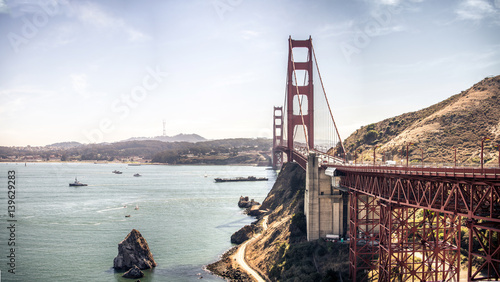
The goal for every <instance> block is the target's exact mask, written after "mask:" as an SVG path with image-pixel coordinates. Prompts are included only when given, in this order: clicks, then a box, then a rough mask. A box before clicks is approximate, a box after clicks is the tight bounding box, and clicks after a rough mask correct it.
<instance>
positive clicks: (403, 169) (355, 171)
mask: <svg viewBox="0 0 500 282" xmlns="http://www.w3.org/2000/svg"><path fill="white" fill-rule="evenodd" d="M288 50H289V52H288V70H287V78H286V93H285V101H284V105H283V106H280V107H274V111H273V120H274V122H273V124H274V129H273V166H274V167H280V166H281V165H282V164H283V162H284V161H288V162H291V161H293V162H296V163H298V164H299V165H300V166H301V167H302V168H303V169H304V170H306V175H307V179H306V199H305V202H306V203H305V214H306V218H307V221H308V222H307V229H308V230H307V232H308V240H314V239H317V238H320V237H325V235H326V234H327V233H337V234H339V235H340V236H342V235H344V236H346V237H348V238H349V261H350V276H351V279H352V280H353V281H373V280H379V281H459V280H460V275H461V274H460V269H461V265H460V263H461V260H462V258H461V256H462V252H463V255H465V256H466V257H467V259H468V267H467V277H465V278H466V279H467V281H477V280H499V279H500V236H499V235H500V234H499V233H500V168H483V166H482V163H481V168H465V167H460V168H458V167H456V166H455V167H437V166H436V167H428V166H424V165H422V166H419V167H415V166H409V165H408V162H407V163H406V166H404V165H399V166H397V165H392V166H388V165H375V161H374V162H373V165H369V166H367V165H363V166H360V165H353V164H349V163H347V162H346V159H345V156H346V153H347V152H346V151H345V148H344V146H343V144H342V139H341V138H340V136H339V132H338V129H337V126H336V124H335V120H334V118H333V114H332V110H331V107H330V103H329V102H328V97H327V95H326V92H325V88H324V85H323V80H322V78H321V75H320V72H319V67H318V63H317V59H316V54H315V52H314V48H313V42H312V39H311V37H309V39H307V40H293V39H292V38H291V37H290V38H289V39H288ZM300 55H301V57H300V58H299V56H300ZM315 81H319V84H318V85H315V83H314V82H315ZM374 160H375V159H374ZM328 177H330V178H331V181H330V180H328ZM325 179H326V180H325ZM342 203H345V205H342ZM343 206H348V208H347V210H346V208H343ZM325 207H327V208H326V209H325ZM325 218H326V219H325ZM466 234H467V237H468V240H467V242H466V245H465V246H463V245H462V237H463V236H464V235H466ZM462 276H463V275H462ZM463 278H464V277H462V279H463Z"/></svg>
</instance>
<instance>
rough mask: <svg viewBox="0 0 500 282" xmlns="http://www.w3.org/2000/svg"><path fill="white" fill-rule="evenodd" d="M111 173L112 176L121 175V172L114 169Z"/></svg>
mask: <svg viewBox="0 0 500 282" xmlns="http://www.w3.org/2000/svg"><path fill="white" fill-rule="evenodd" d="M112 172H113V173H114V174H122V173H123V172H121V171H119V170H116V169H115V170H113V171H112Z"/></svg>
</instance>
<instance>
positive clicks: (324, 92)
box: [311, 40, 345, 160]
mask: <svg viewBox="0 0 500 282" xmlns="http://www.w3.org/2000/svg"><path fill="white" fill-rule="evenodd" d="M311 48H312V52H313V56H314V62H315V63H316V68H317V70H318V75H319V81H320V82H321V87H322V88H323V94H325V100H326V104H327V105H328V110H329V111H330V116H331V117H332V121H333V125H334V126H335V131H336V132H337V136H338V137H339V143H340V146H341V147H342V152H343V153H344V160H345V149H344V144H342V138H340V134H339V130H338V129H337V125H336V124H335V119H333V114H332V109H331V108H330V103H329V102H328V97H327V96H326V91H325V86H324V85H323V79H321V73H320V72H319V66H318V61H317V60H316V53H315V52H314V46H313V44H312V40H311Z"/></svg>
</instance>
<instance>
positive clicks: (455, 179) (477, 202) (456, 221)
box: [336, 166, 500, 281]
mask: <svg viewBox="0 0 500 282" xmlns="http://www.w3.org/2000/svg"><path fill="white" fill-rule="evenodd" d="M336 168H337V170H339V171H340V172H341V173H342V178H341V185H342V186H344V187H348V188H349V190H350V191H351V201H350V221H351V224H350V227H351V228H350V230H349V232H350V233H351V234H350V237H351V240H353V239H354V242H352V241H351V243H350V244H351V253H350V259H351V275H352V276H351V277H352V278H353V280H354V281H357V280H360V279H358V278H359V271H360V270H363V271H364V270H365V269H369V267H368V266H363V265H362V264H360V263H359V262H360V261H368V260H369V258H370V257H374V256H375V255H371V254H370V255H368V254H367V253H366V252H364V251H363V246H358V245H359V240H360V239H359V238H357V236H358V233H359V232H360V231H361V232H362V233H365V232H364V229H362V228H361V227H360V224H361V226H362V223H360V222H362V221H363V220H364V213H365V211H364V210H366V207H364V206H366V204H365V205H360V198H362V197H369V198H372V200H365V202H367V203H368V202H369V203H374V202H377V203H378V205H379V206H380V211H379V214H380V217H379V228H380V233H379V235H378V236H379V239H380V245H379V247H378V250H377V252H374V253H372V254H375V253H376V254H377V255H378V265H379V268H378V275H379V277H378V279H379V280H380V281H393V280H396V281H398V280H399V281H458V280H459V268H460V264H459V262H460V239H461V237H460V236H461V225H462V224H461V218H462V217H463V218H466V219H467V224H466V225H467V228H468V237H469V240H468V244H469V255H468V256H469V270H468V281H474V280H491V279H496V280H498V279H500V243H499V240H500V238H499V237H500V234H499V233H500V174H498V172H496V171H493V170H489V171H488V170H483V173H478V172H477V171H473V172H472V174H469V172H467V173H466V172H465V171H464V172H463V173H462V174H460V173H458V174H453V175H450V174H448V175H447V173H446V172H443V171H439V169H437V168H435V169H434V170H435V171H434V172H431V171H427V172H425V174H427V175H423V172H422V173H416V172H412V171H410V170H408V169H405V170H404V171H401V170H400V169H396V168H386V169H384V168H378V169H369V168H367V167H363V168H360V167H349V166H336ZM470 175H473V177H470ZM362 195H363V196H362ZM361 202H363V201H361ZM368 206H370V205H368ZM372 209H373V208H372ZM373 229H376V228H375V227H374V228H373ZM474 239H475V240H474ZM474 241H476V242H477V241H479V243H478V244H480V246H473V244H474ZM370 247H371V246H370ZM473 266H475V267H476V270H474V269H473ZM365 272H366V271H365Z"/></svg>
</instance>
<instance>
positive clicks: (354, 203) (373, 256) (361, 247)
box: [349, 191, 380, 281]
mask: <svg viewBox="0 0 500 282" xmlns="http://www.w3.org/2000/svg"><path fill="white" fill-rule="evenodd" d="M379 219H380V205H379V203H378V201H377V200H376V198H375V197H369V196H367V195H364V194H362V193H359V192H355V191H353V192H351V193H350V197H349V230H350V231H355V232H349V262H350V275H351V277H352V280H353V281H371V280H373V279H375V278H376V276H377V267H376V265H377V259H378V255H379V248H378V244H379Z"/></svg>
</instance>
